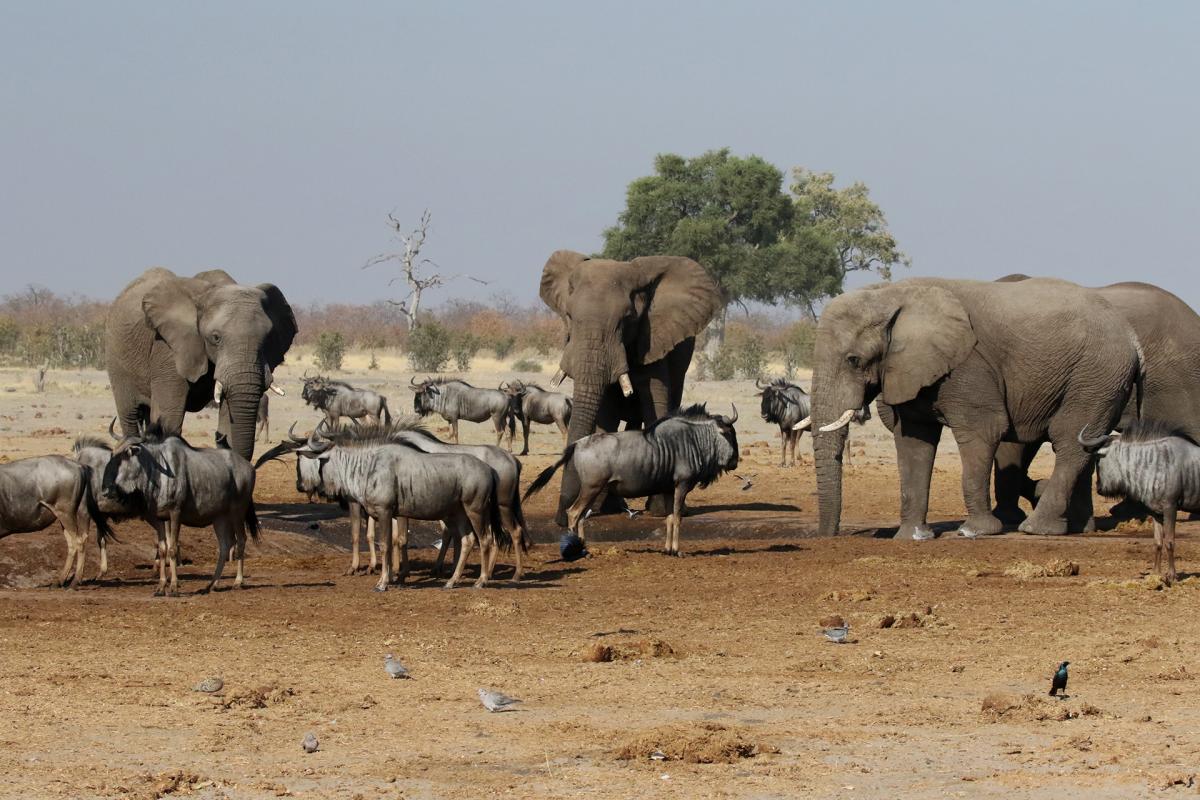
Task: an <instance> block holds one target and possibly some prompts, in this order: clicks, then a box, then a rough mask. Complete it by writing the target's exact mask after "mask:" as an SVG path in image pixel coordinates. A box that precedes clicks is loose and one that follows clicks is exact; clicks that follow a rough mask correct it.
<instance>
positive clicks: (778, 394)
mask: <svg viewBox="0 0 1200 800" xmlns="http://www.w3.org/2000/svg"><path fill="white" fill-rule="evenodd" d="M754 386H755V388H756V389H758V396H759V397H761V398H762V404H761V406H760V413H761V414H762V418H763V422H768V423H771V424H779V423H780V422H782V421H783V419H784V417H785V416H786V415H787V412H788V410H789V409H788V406H794V405H796V400H795V398H793V397H791V396H790V394H789V393H788V390H793V391H799V392H801V393H804V390H803V389H801V388H800V387H799V386H797V385H796V384H794V383H789V382H788V381H786V380H784V379H783V378H775V379H774V380H772V381H771V382H770V383H767V384H763V383H762V382H761V381H759V380H757V379H756V380H755V381H754Z"/></svg>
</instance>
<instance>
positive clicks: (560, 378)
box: [550, 368, 567, 389]
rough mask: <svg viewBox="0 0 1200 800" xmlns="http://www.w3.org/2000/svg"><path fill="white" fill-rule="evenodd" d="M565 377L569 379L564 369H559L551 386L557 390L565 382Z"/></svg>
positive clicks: (551, 380) (552, 379)
mask: <svg viewBox="0 0 1200 800" xmlns="http://www.w3.org/2000/svg"><path fill="white" fill-rule="evenodd" d="M565 377H567V373H565V372H563V371H562V369H561V368H559V370H558V372H556V373H554V377H553V378H551V379H550V385H551V386H553V387H554V388H556V389H557V388H558V385H559V384H560V383H562V382H563V378H565Z"/></svg>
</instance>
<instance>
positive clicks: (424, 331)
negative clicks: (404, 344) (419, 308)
mask: <svg viewBox="0 0 1200 800" xmlns="http://www.w3.org/2000/svg"><path fill="white" fill-rule="evenodd" d="M451 338H452V337H451V335H450V331H448V330H446V329H445V328H443V327H442V326H441V325H439V324H438V323H437V322H436V321H435V320H432V319H429V320H426V321H425V322H422V323H421V324H420V325H418V326H417V328H416V330H414V331H413V332H412V333H410V334H409V336H408V365H409V366H410V367H412V369H413V371H414V372H441V371H442V370H444V369H445V368H446V365H447V364H449V363H450V357H451V355H452V352H451V351H452V349H453V347H454V343H453V341H452V340H451Z"/></svg>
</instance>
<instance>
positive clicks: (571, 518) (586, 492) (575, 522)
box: [567, 485, 600, 545]
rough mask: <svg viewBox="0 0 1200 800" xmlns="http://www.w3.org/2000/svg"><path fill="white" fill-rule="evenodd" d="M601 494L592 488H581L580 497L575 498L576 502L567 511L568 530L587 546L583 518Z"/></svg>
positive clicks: (581, 486)
mask: <svg viewBox="0 0 1200 800" xmlns="http://www.w3.org/2000/svg"><path fill="white" fill-rule="evenodd" d="M598 494H600V490H599V489H596V488H595V487H592V486H583V485H580V487H579V495H578V496H577V497H576V498H575V502H574V503H572V504H571V507H570V508H568V509H567V530H569V531H570V532H571V533H573V534H575V535H576V536H578V537H579V541H581V542H583V543H584V544H585V545H586V544H587V540H586V539H584V537H583V517H584V515H585V514H586V513H587V510H588V509H589V508H590V507H591V505H592V503H593V502H595V500H596V495H598Z"/></svg>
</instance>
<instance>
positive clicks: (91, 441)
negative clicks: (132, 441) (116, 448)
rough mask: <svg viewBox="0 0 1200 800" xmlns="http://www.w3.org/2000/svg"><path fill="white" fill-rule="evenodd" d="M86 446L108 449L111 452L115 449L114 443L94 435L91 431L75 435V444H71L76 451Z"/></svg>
mask: <svg viewBox="0 0 1200 800" xmlns="http://www.w3.org/2000/svg"><path fill="white" fill-rule="evenodd" d="M86 447H96V448H99V449H101V450H107V451H108V452H110V453H111V452H112V449H113V443H112V442H110V441H108V440H107V439H103V438H101V437H99V436H93V435H91V434H89V433H85V434H81V435H80V436H77V437H75V444H73V445H72V446H71V448H72V449H73V450H74V451H75V452H76V453H78V452H79V451H80V450H83V449H84V448H86Z"/></svg>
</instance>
